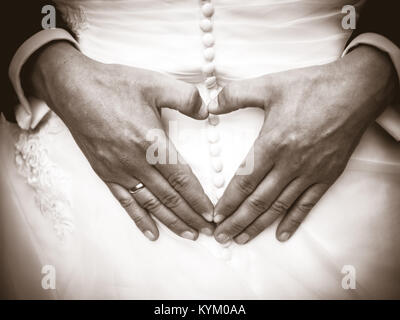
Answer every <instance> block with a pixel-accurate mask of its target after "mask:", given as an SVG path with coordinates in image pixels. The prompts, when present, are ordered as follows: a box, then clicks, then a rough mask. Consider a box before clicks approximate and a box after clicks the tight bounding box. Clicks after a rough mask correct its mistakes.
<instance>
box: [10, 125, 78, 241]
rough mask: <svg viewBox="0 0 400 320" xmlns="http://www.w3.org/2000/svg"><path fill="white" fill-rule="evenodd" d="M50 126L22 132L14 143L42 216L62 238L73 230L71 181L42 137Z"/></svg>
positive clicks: (19, 170) (22, 169) (19, 165)
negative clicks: (54, 159) (69, 192)
mask: <svg viewBox="0 0 400 320" xmlns="http://www.w3.org/2000/svg"><path fill="white" fill-rule="evenodd" d="M46 129H47V125H45V127H44V128H41V130H39V131H38V132H32V131H22V132H21V133H20V135H19V138H18V141H17V143H16V144H15V161H16V164H17V169H18V172H19V173H20V174H21V175H22V176H23V177H25V178H26V180H27V183H28V184H29V185H30V186H31V187H32V188H33V189H34V190H35V201H36V204H37V206H38V207H39V208H40V211H41V213H42V215H43V216H44V217H45V218H47V219H49V220H50V221H51V222H52V224H53V227H54V230H55V232H56V234H57V236H58V237H59V238H60V239H61V240H62V239H64V238H65V236H66V235H67V234H68V233H72V232H73V229H74V225H73V219H72V216H71V215H70V212H71V211H70V207H71V204H70V201H69V197H68V190H69V189H68V186H69V184H68V180H67V178H66V175H65V174H64V173H63V172H62V170H61V169H60V168H59V167H58V166H57V165H56V164H54V163H53V162H52V161H51V159H50V157H49V155H48V150H47V149H46V148H45V147H44V144H43V143H42V139H45V137H46V135H47V134H48V129H47V130H46Z"/></svg>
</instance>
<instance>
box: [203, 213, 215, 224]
mask: <svg viewBox="0 0 400 320" xmlns="http://www.w3.org/2000/svg"><path fill="white" fill-rule="evenodd" d="M202 216H203V218H204V219H206V220H207V221H208V222H212V221H213V215H212V213H203V214H202Z"/></svg>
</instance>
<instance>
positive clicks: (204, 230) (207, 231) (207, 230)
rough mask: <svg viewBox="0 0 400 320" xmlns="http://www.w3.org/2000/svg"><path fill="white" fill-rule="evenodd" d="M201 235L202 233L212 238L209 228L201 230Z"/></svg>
mask: <svg viewBox="0 0 400 320" xmlns="http://www.w3.org/2000/svg"><path fill="white" fill-rule="evenodd" d="M200 232H201V233H204V234H206V235H208V236H212V235H213V231H212V230H211V229H210V228H203V229H201V230H200Z"/></svg>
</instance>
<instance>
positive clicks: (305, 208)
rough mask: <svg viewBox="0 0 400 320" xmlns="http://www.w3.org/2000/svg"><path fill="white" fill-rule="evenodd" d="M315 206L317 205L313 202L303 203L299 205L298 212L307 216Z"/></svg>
mask: <svg viewBox="0 0 400 320" xmlns="http://www.w3.org/2000/svg"><path fill="white" fill-rule="evenodd" d="M314 205H315V204H314V203H312V202H302V203H299V204H298V205H297V210H298V211H300V213H301V214H303V215H305V214H307V213H309V212H310V211H311V210H312V208H313V207H314Z"/></svg>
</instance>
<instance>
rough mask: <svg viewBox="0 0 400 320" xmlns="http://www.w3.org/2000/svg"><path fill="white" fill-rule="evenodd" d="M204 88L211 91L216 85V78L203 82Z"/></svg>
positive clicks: (209, 78)
mask: <svg viewBox="0 0 400 320" xmlns="http://www.w3.org/2000/svg"><path fill="white" fill-rule="evenodd" d="M204 83H205V85H206V87H207V88H208V89H212V88H214V87H215V86H216V85H217V78H216V77H214V76H213V77H208V78H207V79H206V80H205V81H204Z"/></svg>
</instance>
